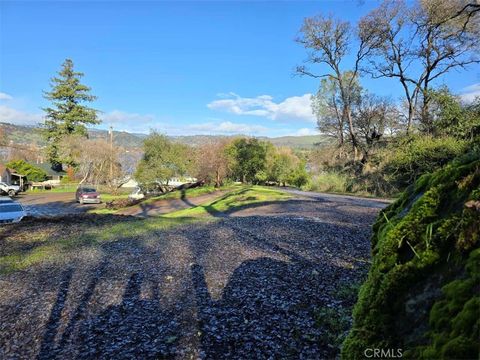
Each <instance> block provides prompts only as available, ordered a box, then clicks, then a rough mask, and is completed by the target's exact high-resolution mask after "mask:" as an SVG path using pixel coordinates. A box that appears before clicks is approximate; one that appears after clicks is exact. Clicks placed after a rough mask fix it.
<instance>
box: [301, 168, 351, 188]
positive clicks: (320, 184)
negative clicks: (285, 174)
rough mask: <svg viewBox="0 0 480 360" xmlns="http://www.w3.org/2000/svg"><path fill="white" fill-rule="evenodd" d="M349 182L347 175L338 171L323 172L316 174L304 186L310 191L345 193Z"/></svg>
mask: <svg viewBox="0 0 480 360" xmlns="http://www.w3.org/2000/svg"><path fill="white" fill-rule="evenodd" d="M347 182H348V177H347V175H344V174H340V173H337V172H322V173H320V174H318V175H314V176H313V177H312V178H311V179H310V181H309V182H308V183H307V184H305V185H304V187H303V188H304V189H305V190H308V191H318V192H338V193H345V192H346V191H347Z"/></svg>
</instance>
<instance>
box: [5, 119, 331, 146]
mask: <svg viewBox="0 0 480 360" xmlns="http://www.w3.org/2000/svg"><path fill="white" fill-rule="evenodd" d="M0 129H2V130H3V131H4V133H5V134H6V135H7V138H8V141H12V142H13V143H14V144H19V145H22V144H34V145H36V146H39V147H41V146H44V145H45V141H44V140H43V139H42V136H41V130H40V128H38V127H34V126H24V125H12V124H7V123H1V122H0ZM88 132H89V136H90V138H91V139H101V138H103V139H108V138H109V136H108V131H107V130H98V129H89V131H88ZM146 136H147V135H145V134H137V133H129V132H125V131H114V132H113V139H114V143H115V144H116V145H118V146H122V147H124V148H140V147H141V146H142V143H143V139H145V137H146ZM236 136H239V135H236ZM236 136H235V137H236ZM219 137H221V138H225V137H227V136H220V135H188V136H171V139H172V140H173V141H176V142H179V143H183V144H188V145H192V146H198V145H201V144H204V143H206V142H209V141H212V140H214V139H217V138H219ZM232 137H234V136H232ZM260 139H262V140H268V141H270V142H271V143H272V144H274V145H276V146H288V147H291V148H294V149H312V148H314V147H315V146H316V144H318V145H320V146H321V145H326V144H328V143H330V141H331V140H330V138H328V137H327V136H324V135H309V136H281V137H275V138H268V137H260Z"/></svg>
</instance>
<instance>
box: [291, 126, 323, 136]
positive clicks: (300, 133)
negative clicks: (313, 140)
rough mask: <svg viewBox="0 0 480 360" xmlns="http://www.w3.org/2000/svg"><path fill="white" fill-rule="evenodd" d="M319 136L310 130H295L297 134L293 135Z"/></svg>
mask: <svg viewBox="0 0 480 360" xmlns="http://www.w3.org/2000/svg"><path fill="white" fill-rule="evenodd" d="M318 134H320V133H319V132H318V130H315V129H310V128H302V129H299V130H297V132H296V133H295V134H294V135H295V136H306V135H318Z"/></svg>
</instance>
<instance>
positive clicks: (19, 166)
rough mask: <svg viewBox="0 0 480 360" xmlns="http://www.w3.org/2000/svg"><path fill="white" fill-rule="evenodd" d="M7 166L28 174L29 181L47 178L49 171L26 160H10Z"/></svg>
mask: <svg viewBox="0 0 480 360" xmlns="http://www.w3.org/2000/svg"><path fill="white" fill-rule="evenodd" d="M6 166H7V167H8V168H11V169H14V170H15V171H17V172H18V173H19V174H22V175H26V176H27V180H28V181H44V180H47V173H46V172H45V171H43V170H42V169H40V168H38V167H36V166H33V165H31V164H29V163H27V162H26V161H25V160H17V161H10V162H9V163H7V165H6Z"/></svg>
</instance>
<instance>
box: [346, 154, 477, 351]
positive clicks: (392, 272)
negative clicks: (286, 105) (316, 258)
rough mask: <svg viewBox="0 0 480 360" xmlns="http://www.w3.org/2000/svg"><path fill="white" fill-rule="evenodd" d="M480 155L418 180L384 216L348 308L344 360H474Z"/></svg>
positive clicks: (457, 161)
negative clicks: (392, 354)
mask: <svg viewBox="0 0 480 360" xmlns="http://www.w3.org/2000/svg"><path fill="white" fill-rule="evenodd" d="M479 189H480V156H479V152H478V151H472V152H471V153H470V154H468V155H466V156H463V157H461V158H459V159H457V160H454V161H453V162H451V163H450V164H448V165H446V166H445V167H444V168H442V169H441V170H438V171H436V172H435V173H432V174H426V175H423V176H422V177H421V178H420V179H419V180H418V181H417V182H416V183H415V184H414V185H412V186H411V187H410V188H408V189H407V190H406V191H405V192H404V193H403V194H402V195H401V197H400V198H399V199H398V200H397V201H396V202H395V203H393V204H392V205H390V206H389V207H388V208H386V209H385V210H383V211H382V212H381V213H380V215H379V217H378V219H377V222H376V223H375V225H374V227H373V230H374V235H373V237H372V255H373V261H372V266H371V269H370V272H369V275H368V278H367V280H366V281H365V283H364V284H363V286H362V288H361V289H360V293H359V299H358V302H357V304H356V306H355V308H354V312H353V316H354V324H353V327H352V329H351V331H350V334H349V336H348V337H347V339H346V340H345V342H344V344H343V349H342V357H343V358H344V359H361V358H365V350H366V349H371V348H378V349H385V350H386V349H402V352H403V355H404V356H403V357H404V358H415V359H417V358H423V359H440V358H446V359H449V358H459V359H465V358H478V356H479V345H478V344H479V329H480V320H479V319H480V314H479V309H480V297H479V291H480V249H479V246H480V239H479V237H480V208H479V207H478V206H477V205H480V202H478V200H480V190H479Z"/></svg>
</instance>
